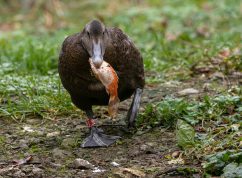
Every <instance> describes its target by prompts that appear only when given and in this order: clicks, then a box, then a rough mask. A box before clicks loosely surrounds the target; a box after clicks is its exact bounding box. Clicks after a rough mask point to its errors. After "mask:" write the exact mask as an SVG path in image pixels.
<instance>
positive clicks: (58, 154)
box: [52, 148, 65, 159]
mask: <svg viewBox="0 0 242 178" xmlns="http://www.w3.org/2000/svg"><path fill="white" fill-rule="evenodd" d="M52 155H53V157H54V158H55V159H61V158H64V157H65V151H64V150H61V149H59V148H55V149H53V150H52Z"/></svg>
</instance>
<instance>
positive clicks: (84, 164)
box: [73, 158, 94, 169]
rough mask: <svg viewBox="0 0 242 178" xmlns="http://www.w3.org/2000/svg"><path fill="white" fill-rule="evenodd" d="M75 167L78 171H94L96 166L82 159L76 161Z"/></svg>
mask: <svg viewBox="0 0 242 178" xmlns="http://www.w3.org/2000/svg"><path fill="white" fill-rule="evenodd" d="M73 167H74V168H76V169H94V166H93V165H92V164H91V163H89V162H88V161H87V160H84V159H81V158H77V159H75V160H74V162H73Z"/></svg>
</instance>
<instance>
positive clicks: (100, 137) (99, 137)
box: [81, 109, 120, 148]
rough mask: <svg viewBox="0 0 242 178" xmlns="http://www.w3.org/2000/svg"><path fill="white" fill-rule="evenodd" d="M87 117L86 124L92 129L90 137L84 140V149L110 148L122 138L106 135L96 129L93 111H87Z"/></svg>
mask: <svg viewBox="0 0 242 178" xmlns="http://www.w3.org/2000/svg"><path fill="white" fill-rule="evenodd" d="M86 115H87V117H88V119H87V121H86V124H87V126H88V127H89V128H90V135H89V136H88V137H87V138H85V139H84V141H83V143H82V145H81V146H82V147H83V148H86V147H103V146H109V145H111V144H113V143H114V142H115V141H116V140H117V139H119V138H120V137H119V136H110V135H106V134H104V133H103V130H102V129H100V128H97V127H95V121H94V119H95V116H94V114H93V111H92V110H91V109H90V110H86Z"/></svg>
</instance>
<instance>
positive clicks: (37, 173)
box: [32, 167, 44, 178]
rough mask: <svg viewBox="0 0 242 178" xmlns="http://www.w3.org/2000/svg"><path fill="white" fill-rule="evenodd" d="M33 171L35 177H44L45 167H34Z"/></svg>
mask: <svg viewBox="0 0 242 178" xmlns="http://www.w3.org/2000/svg"><path fill="white" fill-rule="evenodd" d="M32 172H33V174H34V176H35V178H41V177H43V174H44V171H43V169H40V168H38V167H35V168H33V170H32Z"/></svg>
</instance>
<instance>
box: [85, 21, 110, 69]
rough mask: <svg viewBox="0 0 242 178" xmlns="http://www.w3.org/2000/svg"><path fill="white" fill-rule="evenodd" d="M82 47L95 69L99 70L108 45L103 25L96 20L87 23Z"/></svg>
mask: <svg viewBox="0 0 242 178" xmlns="http://www.w3.org/2000/svg"><path fill="white" fill-rule="evenodd" d="M81 40H82V44H83V47H84V48H85V49H86V50H87V52H88V54H89V55H90V58H91V59H92V62H93V64H94V65H95V67H97V68H99V67H100V66H101V64H102V62H103V56H104V53H105V49H106V46H107V43H108V32H107V29H106V28H105V26H104V24H103V23H102V22H100V21H98V20H93V21H91V22H90V23H88V24H87V25H86V26H85V28H84V30H83V36H82V39H81Z"/></svg>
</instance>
